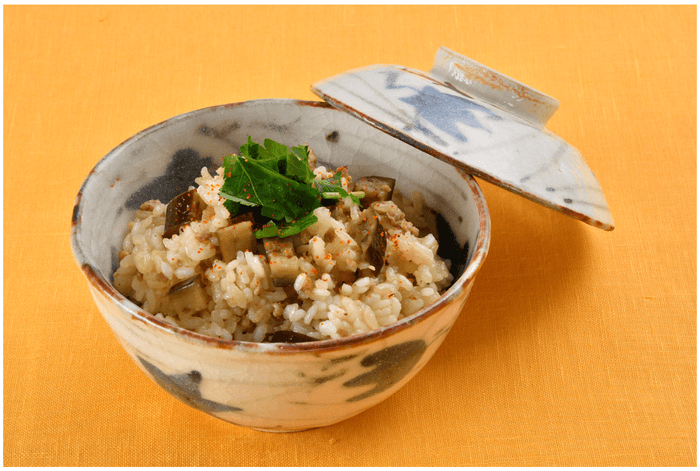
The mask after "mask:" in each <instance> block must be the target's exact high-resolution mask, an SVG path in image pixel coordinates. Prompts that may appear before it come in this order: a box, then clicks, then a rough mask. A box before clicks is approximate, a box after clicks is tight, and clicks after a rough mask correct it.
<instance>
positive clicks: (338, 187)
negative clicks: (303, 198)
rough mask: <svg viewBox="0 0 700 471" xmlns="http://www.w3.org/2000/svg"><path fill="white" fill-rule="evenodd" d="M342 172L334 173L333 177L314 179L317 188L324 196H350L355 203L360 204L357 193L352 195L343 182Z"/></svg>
mask: <svg viewBox="0 0 700 471" xmlns="http://www.w3.org/2000/svg"><path fill="white" fill-rule="evenodd" d="M340 176H341V174H340V172H337V173H336V174H335V175H333V177H332V178H326V179H324V180H314V185H315V186H316V189H318V191H319V192H320V193H321V195H322V196H323V197H324V198H329V199H330V198H338V199H340V198H347V197H348V196H349V197H350V199H351V200H352V202H353V203H355V204H357V205H359V204H360V198H358V197H357V196H355V195H351V194H350V193H348V192H347V191H346V190H345V189H344V188H343V185H342V183H341V182H340ZM328 193H335V194H337V195H338V196H335V195H328Z"/></svg>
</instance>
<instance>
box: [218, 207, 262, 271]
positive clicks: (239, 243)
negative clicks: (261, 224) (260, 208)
mask: <svg viewBox="0 0 700 471" xmlns="http://www.w3.org/2000/svg"><path fill="white" fill-rule="evenodd" d="M241 216H245V215H241ZM236 219H239V218H236ZM239 220H240V222H236V223H234V224H233V225H231V226H227V227H224V228H221V229H219V230H217V231H216V237H217V238H218V239H219V249H220V250H221V256H222V257H223V259H224V262H226V263H229V262H230V261H232V260H235V259H236V256H237V255H238V252H239V251H240V252H245V251H246V250H248V251H250V252H255V245H256V242H257V240H256V239H255V233H254V232H253V221H251V220H244V219H243V218H240V219H239Z"/></svg>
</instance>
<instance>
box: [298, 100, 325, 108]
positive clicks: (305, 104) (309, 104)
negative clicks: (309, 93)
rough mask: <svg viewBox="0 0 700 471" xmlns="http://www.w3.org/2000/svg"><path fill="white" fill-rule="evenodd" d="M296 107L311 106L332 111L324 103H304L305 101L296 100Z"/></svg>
mask: <svg viewBox="0 0 700 471" xmlns="http://www.w3.org/2000/svg"><path fill="white" fill-rule="evenodd" d="M296 104H297V105H301V106H311V107H314V108H325V109H332V108H333V107H332V106H331V105H329V104H328V103H326V102H325V101H305V100H296Z"/></svg>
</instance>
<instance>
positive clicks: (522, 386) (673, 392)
mask: <svg viewBox="0 0 700 471" xmlns="http://www.w3.org/2000/svg"><path fill="white" fill-rule="evenodd" d="M3 11H4V72H3V78H4V162H3V171H4V180H3V197H4V208H3V210H4V212H3V223H4V231H3V242H4V246H3V249H4V264H3V275H4V284H3V289H4V299H3V307H4V317H3V353H4V355H3V373H4V378H3V379H4V381H3V392H4V397H3V399H4V404H3V412H4V414H3V432H4V434H3V445H4V464H5V465H7V466H96V465H109V466H132V465H141V466H169V465H177V466H222V465H225V466H282V465H294V466H317V465H325V466H341V465H345V466H393V465H406V466H438V465H440V466H450V465H467V466H600V465H604V466H694V465H695V464H696V417H697V416H696V385H697V376H696V364H697V358H696V338H697V336H696V327H697V325H696V319H697V310H696V301H697V291H696V289H697V275H696V274H697V252H696V247H697V245H696V240H697V220H696V214H697V186H696V183H697V161H696V157H697V153H696V144H697V143H696V113H697V111H696V107H697V102H696V100H697V96H696V90H697V61H696V56H697V50H696V40H697V38H696V35H697V31H696V7H695V6H692V5H690V6H641V7H639V6H614V7H610V6H572V7H568V6H566V7H565V6H541V7H526V6H504V7H481V6H381V7H372V6H353V7H351V6H262V7H253V6H231V7H224V6H221V7H218V6H217V7H187V6H161V7H147V6H70V7H66V6H5V7H4V10H3ZM440 46H446V47H448V48H450V49H452V50H454V51H457V52H459V53H461V54H464V55H466V56H467V57H470V58H473V59H475V60H477V61H479V62H481V63H483V64H485V65H487V66H489V67H492V68H494V69H496V70H498V71H500V72H503V73H505V74H506V75H509V76H511V77H513V78H515V79H517V80H519V81H521V82H524V83H526V84H528V85H530V86H532V87H534V88H536V89H538V90H540V91H542V92H544V93H547V94H548V95H551V96H553V97H556V98H557V99H559V100H560V101H561V107H560V109H559V111H558V112H557V113H556V114H555V115H554V117H553V118H552V119H551V121H550V122H549V124H548V128H549V129H550V130H552V131H553V132H555V133H557V134H558V135H559V136H561V137H562V138H564V139H565V140H566V141H567V142H569V143H570V144H572V145H573V146H575V147H577V148H578V149H579V150H580V151H581V153H582V154H583V156H584V158H585V159H586V161H587V163H588V165H589V166H590V167H591V169H592V170H593V172H594V173H595V174H596V175H597V177H598V180H599V181H600V183H601V186H602V187H603V189H604V191H605V194H606V197H607V201H608V203H609V204H610V208H611V210H612V213H613V216H614V218H615V223H616V229H615V230H614V231H612V232H603V231H600V230H598V229H595V228H592V227H590V226H587V225H585V224H583V223H581V222H578V221H575V220H573V219H570V218H568V217H566V216H563V215H561V214H558V213H555V212H553V211H551V210H549V209H545V208H543V207H541V206H539V205H536V204H534V203H532V202H529V201H526V200H524V199H523V198H520V197H518V196H516V195H514V194H512V193H509V192H506V191H504V190H502V189H500V188H496V187H494V186H492V185H490V184H487V183H481V187H482V189H483V191H484V193H485V195H486V198H487V200H488V204H489V209H490V212H491V217H492V226H493V235H492V242H491V248H490V252H489V255H488V258H487V260H486V263H485V265H484V267H483V268H482V270H481V272H480V273H479V275H478V277H477V280H476V284H475V287H474V289H473V291H472V293H471V295H470V298H469V300H468V302H467V306H466V308H465V309H464V312H463V313H462V314H461V315H460V317H459V318H458V320H457V322H456V324H455V325H454V327H453V330H452V331H451V332H450V333H449V335H448V336H447V338H446V340H445V342H444V344H443V345H442V347H441V348H440V350H439V351H438V352H437V354H436V355H435V356H434V357H433V358H432V359H431V360H430V362H429V363H428V364H427V366H426V367H425V368H424V369H423V370H422V371H421V372H420V373H419V374H418V375H417V376H416V377H415V378H414V379H413V380H412V381H410V382H409V383H408V384H407V385H406V386H405V387H404V388H402V389H401V390H399V391H398V392H397V393H396V394H395V395H393V396H391V397H390V398H389V399H387V400H386V401H384V402H383V403H381V404H379V405H378V406H376V407H374V408H372V409H370V410H368V411H366V412H364V413H362V414H360V415H358V416H356V417H354V418H351V419H349V420H346V421H344V422H341V423H339V424H336V425H333V426H329V427H325V428H321V429H316V430H311V431H307V432H302V433H292V434H270V433H262V432H256V431H253V430H249V429H246V428H241V427H237V426H235V425H231V424H228V423H226V422H223V421H221V420H218V419H216V418H213V417H210V416H207V415H205V414H203V413H201V412H198V411H196V410H194V409H191V408H189V407H187V406H186V405H184V404H182V403H180V402H178V401H177V400H175V399H173V398H172V397H171V396H169V395H168V394H167V393H165V392H164V391H163V390H161V389H159V388H158V387H157V386H156V385H155V384H154V383H153V382H152V381H151V380H150V379H148V378H147V377H146V376H145V375H144V374H143V373H142V372H141V371H140V370H139V369H138V368H137V366H136V365H135V364H134V363H133V362H132V361H131V360H130V359H129V357H128V356H127V355H126V353H125V352H124V351H123V350H122V348H121V347H120V345H119V344H118V342H117V340H116V339H115V337H114V336H113V335H112V333H111V331H110V329H109V327H108V326H107V324H106V323H105V322H104V320H103V319H102V317H101V316H100V314H99V312H98V310H97V308H96V307H95V305H94V303H93V301H92V299H91V297H90V294H89V292H88V288H87V285H86V282H85V280H84V277H83V275H82V273H81V271H80V270H79V269H78V267H77V266H76V264H75V262H74V260H73V257H72V254H71V251H70V240H69V239H70V222H69V221H70V216H71V212H72V208H73V204H74V199H75V196H76V194H77V192H78V189H79V187H80V184H81V183H82V181H83V180H84V178H85V177H86V176H87V174H88V172H89V171H90V169H92V167H93V166H94V165H95V164H96V163H97V161H98V160H99V159H100V158H101V157H102V156H104V155H105V154H106V153H107V152H109V150H111V149H112V148H113V147H115V146H116V145H118V144H119V143H121V142H122V141H124V140H125V139H127V138H128V137H129V136H131V135H133V134H134V133H136V132H138V131H140V130H142V129H144V128H146V127H148V126H150V125H152V124H154V123H157V122H160V121H163V120H164V119H167V118H169V117H172V116H175V115H177V114H180V113H184V112H187V111H191V110H195V109H199V108H203V107H206V106H211V105H218V104H223V103H231V102H237V101H245V100H250V99H257V98H300V99H306V100H314V99H317V98H316V96H315V95H313V94H312V93H311V91H310V85H311V84H312V83H314V82H316V81H318V80H320V79H323V78H326V77H330V76H332V75H335V74H337V73H340V72H342V71H345V70H349V69H353V68H357V67H363V66H366V65H371V64H398V65H404V66H407V67H413V68H417V69H421V70H427V69H429V68H430V67H431V66H432V60H433V57H434V55H435V53H436V51H437V50H438V48H439V47H440Z"/></svg>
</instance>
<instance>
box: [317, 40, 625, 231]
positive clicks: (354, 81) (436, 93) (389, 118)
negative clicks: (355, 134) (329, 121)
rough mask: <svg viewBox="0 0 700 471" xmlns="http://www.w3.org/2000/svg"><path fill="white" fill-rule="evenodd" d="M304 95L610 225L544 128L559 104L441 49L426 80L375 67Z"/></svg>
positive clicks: (586, 179)
mask: <svg viewBox="0 0 700 471" xmlns="http://www.w3.org/2000/svg"><path fill="white" fill-rule="evenodd" d="M311 90H312V91H313V92H314V93H316V94H317V95H318V96H320V97H321V98H323V100H325V101H326V102H328V103H330V104H331V105H333V106H335V107H336V108H339V109H341V110H343V111H346V112H348V113H350V114H352V115H354V116H356V117H357V118H359V119H361V120H363V121H365V122H367V123H368V124H370V125H372V126H374V127H376V128H378V129H380V130H382V131H384V132H386V133H388V134H390V135H392V136H394V137H396V138H398V139H401V140H402V141H404V142H406V143H408V144H410V145H412V146H414V147H416V148H418V149H420V150H422V151H424V152H427V153H428V154H430V155H432V156H434V157H436V158H438V159H441V160H444V161H446V162H449V163H450V164H452V165H454V166H456V167H459V168H463V169H464V170H466V171H467V172H469V173H471V174H473V175H475V176H477V177H479V178H481V179H483V180H486V181H488V182H490V183H493V184H495V185H498V186H500V187H503V188H505V189H507V190H510V191H512V192H514V193H517V194H519V195H521V196H524V197H526V198H528V199H530V200H532V201H535V202H537V203H539V204H542V205H544V206H546V207H548V208H551V209H554V210H556V211H560V212H562V213H564V214H566V215H568V216H571V217H573V218H576V219H579V220H581V221H583V222H585V223H588V224H590V225H592V226H595V227H598V228H601V229H604V230H612V229H613V227H614V224H613V219H612V215H611V214H610V210H609V209H608V205H607V203H606V201H605V196H604V195H603V191H602V189H601V187H600V184H599V183H598V180H597V179H596V178H595V176H594V175H593V172H591V170H590V169H589V168H588V166H587V165H586V162H585V161H584V160H583V157H582V156H581V154H580V153H579V151H578V150H576V149H575V148H574V147H572V146H571V145H569V144H567V143H566V142H565V141H564V140H563V139H561V138H560V137H558V136H557V135H556V134H554V133H552V132H551V131H549V130H548V129H547V128H546V127H545V124H546V123H547V120H549V118H550V117H551V116H552V115H553V114H554V112H555V111H556V110H557V108H558V107H559V102H558V101H557V100H556V99H554V98H552V97H549V96H547V95H545V94H543V93H540V92H538V91H537V90H534V89H533V88H530V87H528V86H527V85H524V84H522V83H520V82H517V81H515V80H513V79H511V78H509V77H506V76H505V75H503V74H501V73H499V72H496V71H494V70H492V69H489V68H488V67H485V66H483V65H481V64H479V63H478V62H475V61H473V60H471V59H468V58H466V57H464V56H462V55H460V54H457V53H455V52H453V51H450V50H449V49H447V48H445V47H442V48H440V50H439V51H438V53H437V55H436V56H435V62H434V64H433V68H432V69H431V70H430V71H428V72H423V71H419V70H415V69H410V68H407V67H401V66H396V65H373V66H369V67H364V68H361V69H355V70H351V71H348V72H345V73H342V74H340V75H337V76H335V77H331V78H328V79H326V80H322V81H320V82H317V83H315V84H313V85H312V87H311Z"/></svg>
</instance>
